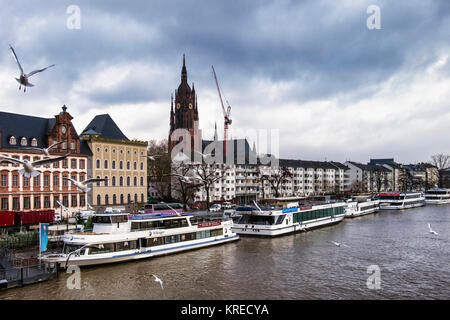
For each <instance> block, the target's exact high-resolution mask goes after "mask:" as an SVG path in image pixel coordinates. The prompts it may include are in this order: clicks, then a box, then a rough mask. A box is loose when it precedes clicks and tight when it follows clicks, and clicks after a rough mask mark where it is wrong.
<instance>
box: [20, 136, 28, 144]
mask: <svg viewBox="0 0 450 320" xmlns="http://www.w3.org/2000/svg"><path fill="white" fill-rule="evenodd" d="M27 144H28V141H27V138H25V137H22V139H20V145H21V146H26V145H27Z"/></svg>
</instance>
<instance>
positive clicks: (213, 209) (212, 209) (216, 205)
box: [209, 204, 222, 212]
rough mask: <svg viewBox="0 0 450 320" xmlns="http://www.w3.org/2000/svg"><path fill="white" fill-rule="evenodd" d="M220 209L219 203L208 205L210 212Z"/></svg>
mask: <svg viewBox="0 0 450 320" xmlns="http://www.w3.org/2000/svg"><path fill="white" fill-rule="evenodd" d="M220 209H222V206H221V205H220V204H213V205H212V206H211V207H209V211H210V212H217V211H220Z"/></svg>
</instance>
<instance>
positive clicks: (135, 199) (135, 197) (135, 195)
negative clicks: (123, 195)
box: [134, 193, 138, 203]
mask: <svg viewBox="0 0 450 320" xmlns="http://www.w3.org/2000/svg"><path fill="white" fill-rule="evenodd" d="M137 199H138V197H137V194H136V193H135V194H134V203H137V202H138V201H137Z"/></svg>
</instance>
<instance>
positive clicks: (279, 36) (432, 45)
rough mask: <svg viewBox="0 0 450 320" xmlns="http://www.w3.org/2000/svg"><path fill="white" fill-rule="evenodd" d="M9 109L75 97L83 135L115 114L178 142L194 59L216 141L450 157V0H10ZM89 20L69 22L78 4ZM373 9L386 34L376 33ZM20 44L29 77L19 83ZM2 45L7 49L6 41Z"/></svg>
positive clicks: (52, 110)
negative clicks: (221, 137) (369, 23)
mask: <svg viewBox="0 0 450 320" xmlns="http://www.w3.org/2000/svg"><path fill="white" fill-rule="evenodd" d="M0 4H1V6H0V7H1V11H0V82H1V84H2V85H1V86H0V110H1V111H7V112H15V113H25V114H29V115H36V116H43V117H51V116H53V115H55V114H57V113H58V112H59V111H60V107H61V106H62V105H63V104H66V105H67V106H68V111H69V112H70V113H71V114H72V116H73V117H74V118H75V119H74V124H75V127H76V129H77V130H78V131H79V132H81V131H82V130H83V129H84V127H85V126H86V125H87V124H88V123H89V121H90V120H91V119H92V118H93V117H94V116H95V115H97V114H102V113H109V114H110V115H111V116H112V118H113V119H114V120H115V121H116V122H117V124H118V125H119V127H120V128H121V129H122V131H123V132H124V133H125V135H127V136H128V137H129V138H138V139H142V140H150V139H158V140H159V139H163V138H167V135H168V130H169V112H170V95H171V94H172V93H173V92H174V90H175V89H176V88H177V87H178V84H179V82H180V71H181V63H182V55H183V53H185V54H186V63H187V70H188V80H189V82H190V83H192V82H194V83H195V89H196V91H197V94H198V99H199V100H198V104H199V113H200V127H201V129H202V130H203V134H204V138H205V139H210V138H211V137H212V135H213V133H214V122H215V121H217V124H218V127H219V132H222V130H223V129H222V128H223V124H222V122H223V118H222V113H221V108H220V104H219V99H218V95H217V92H216V88H215V83H214V79H213V77H212V73H211V65H214V67H215V69H216V72H217V74H218V78H219V81H220V85H221V89H222V90H223V92H224V94H225V96H226V99H227V100H228V101H229V103H230V104H231V106H232V119H233V124H232V126H231V131H230V133H231V134H232V135H233V137H243V135H246V133H245V129H247V128H251V129H261V130H265V129H279V135H280V156H282V157H286V158H297V159H304V160H324V159H325V158H326V159H328V160H336V161H345V160H346V159H352V160H355V161H362V162H366V161H368V160H369V158H371V157H372V158H374V157H395V158H396V160H397V161H400V162H416V161H424V160H425V161H427V160H429V158H430V155H432V154H435V153H441V152H442V153H450V139H449V138H448V124H449V123H450V102H449V101H450V91H449V85H450V62H449V59H448V57H449V41H448V40H449V39H450V37H449V36H450V2H449V1H446V0H442V1H437V0H435V1H431V0H430V1H426V0H417V1H375V0H370V1H350V0H348V1H346V0H340V1H331V0H330V1H320V0H319V1H318V0H311V1H286V0H277V1H256V0H252V1H245V0H239V1H206V0H205V1H199V0H197V1H188V0H183V1H168V0H164V1H106V0H105V1H75V0H72V1H61V0H58V1H56V0H55V1H14V2H12V1H4V0H1V1H0ZM73 4H75V5H78V6H79V8H80V9H81V29H79V30H78V29H72V30H71V29H68V28H67V27H66V21H67V19H68V17H69V16H70V15H69V14H67V13H66V9H67V7H68V6H69V5H73ZM369 5H377V6H379V7H380V8H381V29H380V30H369V29H368V28H367V27H366V20H367V18H368V17H369V14H367V13H366V9H367V7H368V6H369ZM8 44H11V45H13V47H14V48H15V50H16V53H17V54H18V56H19V59H20V60H21V62H22V66H23V67H24V69H25V71H26V72H27V71H28V72H29V71H31V70H34V69H35V68H37V67H43V66H45V65H48V64H52V63H55V64H56V66H55V67H54V68H52V69H49V70H48V71H45V72H43V73H41V74H38V75H36V76H34V77H33V78H32V81H31V82H32V83H34V84H35V87H34V88H30V89H29V90H27V92H26V93H25V94H24V93H23V92H19V91H18V84H17V82H16V81H15V80H14V78H13V77H16V76H17V75H18V69H17V66H16V65H15V63H14V60H13V59H12V57H11V54H10V52H9V50H8ZM1 48H3V49H1Z"/></svg>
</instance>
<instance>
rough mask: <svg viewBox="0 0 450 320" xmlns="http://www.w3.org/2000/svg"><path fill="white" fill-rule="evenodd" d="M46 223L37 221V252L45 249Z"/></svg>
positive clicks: (46, 240) (46, 241)
mask: <svg viewBox="0 0 450 320" xmlns="http://www.w3.org/2000/svg"><path fill="white" fill-rule="evenodd" d="M47 231H48V223H39V253H41V252H44V251H47V243H48V234H47Z"/></svg>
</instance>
